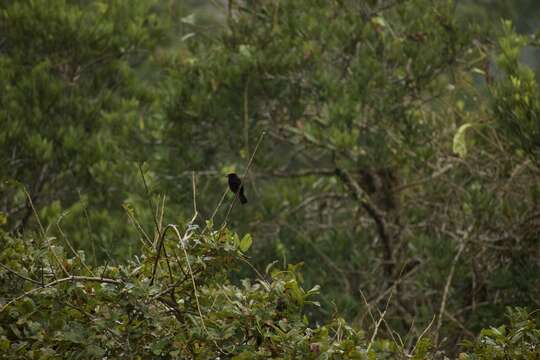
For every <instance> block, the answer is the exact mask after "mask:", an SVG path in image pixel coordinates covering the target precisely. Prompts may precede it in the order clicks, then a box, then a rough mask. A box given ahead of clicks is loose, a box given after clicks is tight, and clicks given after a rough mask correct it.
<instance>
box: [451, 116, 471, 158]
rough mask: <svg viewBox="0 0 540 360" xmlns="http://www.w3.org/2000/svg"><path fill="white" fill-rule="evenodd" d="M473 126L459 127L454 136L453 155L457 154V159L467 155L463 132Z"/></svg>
mask: <svg viewBox="0 0 540 360" xmlns="http://www.w3.org/2000/svg"><path fill="white" fill-rule="evenodd" d="M472 126H473V124H471V123H466V124H463V125H461V126H460V127H459V129H458V131H457V132H456V134H455V135H454V146H453V150H454V153H456V154H458V155H459V157H461V158H464V157H465V156H466V155H467V142H466V139H465V132H466V131H467V129H468V128H470V127H472Z"/></svg>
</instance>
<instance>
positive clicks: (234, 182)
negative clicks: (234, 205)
mask: <svg viewBox="0 0 540 360" xmlns="http://www.w3.org/2000/svg"><path fill="white" fill-rule="evenodd" d="M227 177H228V178H229V189H231V191H232V192H233V193H235V194H238V198H239V199H240V203H242V204H245V203H247V199H246V196H245V195H244V185H242V180H240V178H239V177H238V175H236V174H235V173H231V174H228V175H227Z"/></svg>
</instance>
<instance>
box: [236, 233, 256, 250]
mask: <svg viewBox="0 0 540 360" xmlns="http://www.w3.org/2000/svg"><path fill="white" fill-rule="evenodd" d="M252 243H253V239H252V237H251V234H246V235H244V237H243V238H242V240H240V245H239V248H240V250H241V251H242V252H246V251H248V249H249V248H250V247H251V244H252Z"/></svg>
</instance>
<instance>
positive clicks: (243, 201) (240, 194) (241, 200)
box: [238, 191, 247, 204]
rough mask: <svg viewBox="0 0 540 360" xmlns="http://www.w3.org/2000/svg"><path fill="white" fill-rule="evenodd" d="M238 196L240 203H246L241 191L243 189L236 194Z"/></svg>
mask: <svg viewBox="0 0 540 360" xmlns="http://www.w3.org/2000/svg"><path fill="white" fill-rule="evenodd" d="M238 197H239V198H240V203H241V204H245V203H247V198H246V196H245V195H244V192H243V191H241V192H240V193H239V194H238Z"/></svg>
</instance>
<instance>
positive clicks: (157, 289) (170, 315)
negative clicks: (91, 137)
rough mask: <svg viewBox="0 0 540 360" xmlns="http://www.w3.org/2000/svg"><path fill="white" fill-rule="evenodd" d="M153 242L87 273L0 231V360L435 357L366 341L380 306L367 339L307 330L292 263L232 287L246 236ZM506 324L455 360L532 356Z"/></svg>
mask: <svg viewBox="0 0 540 360" xmlns="http://www.w3.org/2000/svg"><path fill="white" fill-rule="evenodd" d="M158 234H160V236H159V237H158V238H157V241H156V242H155V244H154V246H152V245H151V244H148V245H149V246H147V247H145V249H146V250H145V251H144V252H143V254H141V256H138V257H136V258H134V259H133V260H132V261H130V262H128V263H125V264H116V265H105V266H100V267H93V266H91V265H89V264H88V263H87V262H86V260H85V255H84V253H83V252H80V251H79V252H76V251H73V249H72V248H71V244H70V243H69V242H68V241H67V240H66V239H64V241H62V240H60V239H55V238H52V237H50V236H48V234H47V233H43V234H36V235H35V236H28V237H26V238H13V237H11V236H9V235H8V234H6V233H2V242H1V247H0V261H1V264H2V265H1V269H0V306H1V308H0V351H1V352H2V354H3V356H2V358H3V359H21V358H25V359H58V358H69V359H102V358H115V359H118V358H123V359H148V358H162V359H187V358H197V359H213V358H216V357H226V358H233V359H266V358H286V359H298V358H304V359H318V358H321V359H368V358H369V359H372V358H402V357H404V356H406V354H408V353H409V351H411V350H412V355H413V358H415V359H424V358H431V357H433V356H435V350H436V349H435V348H434V347H433V346H431V341H430V339H431V333H430V332H429V329H426V333H425V334H424V337H421V338H420V339H417V342H416V345H415V346H414V349H406V348H404V346H403V344H401V343H400V342H399V340H398V339H396V338H394V339H381V338H379V337H377V330H378V328H379V326H385V325H386V326H388V325H387V324H385V323H384V321H385V320H384V314H385V313H386V309H385V310H384V312H383V313H378V314H374V315H372V316H374V317H373V319H372V320H373V321H374V322H375V323H376V327H375V330H374V333H373V334H367V333H366V332H364V331H362V330H360V329H354V328H353V327H351V326H349V325H347V324H346V323H345V321H344V320H342V319H339V318H336V319H334V320H332V321H330V322H329V323H327V324H317V325H316V324H313V323H311V322H310V319H309V318H308V317H307V316H306V314H305V311H304V310H305V308H306V307H310V306H318V304H317V302H316V301H315V299H314V297H315V295H316V294H318V288H313V289H311V290H307V291H306V290H304V289H303V288H302V285H301V275H300V273H299V272H298V269H297V267H295V266H291V265H290V266H289V268H288V269H287V270H278V269H274V268H273V267H272V266H269V267H268V268H267V271H266V273H265V274H259V273H257V272H255V273H254V274H253V277H252V278H250V279H243V280H242V281H241V282H239V283H238V284H234V283H232V282H231V280H230V278H229V273H230V272H231V270H233V269H234V268H236V267H237V266H238V264H240V263H245V262H248V261H249V260H248V259H247V258H246V255H245V251H247V250H248V248H249V247H250V246H251V242H252V239H251V236H250V235H246V236H245V237H244V238H242V239H240V238H239V237H238V236H237V235H236V234H235V233H233V232H231V231H229V230H227V229H226V228H224V229H221V230H212V229H211V227H208V228H206V229H204V230H201V229H200V228H198V227H197V226H193V225H192V224H188V225H187V226H185V227H184V228H182V229H180V228H179V226H176V225H168V226H167V227H165V228H160V229H159V230H158ZM161 246H162V250H161V251H159V252H158V251H156V249H159V248H161ZM158 253H159V256H158ZM156 259H158V261H156ZM510 320H511V323H510V326H509V328H508V329H507V328H506V327H505V326H502V327H499V328H491V329H486V330H482V332H481V334H480V337H479V338H478V340H477V342H476V343H471V344H469V345H468V346H469V347H470V348H471V353H462V354H461V355H460V358H464V359H468V358H471V359H475V358H489V359H491V358H493V359H507V358H512V359H534V358H535V357H534V356H538V355H540V348H539V346H538V345H539V340H540V331H539V330H538V329H537V328H536V325H535V323H534V322H533V321H532V319H529V317H528V314H527V313H526V312H525V310H523V309H517V310H515V311H512V312H510ZM508 356H510V357H508Z"/></svg>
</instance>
